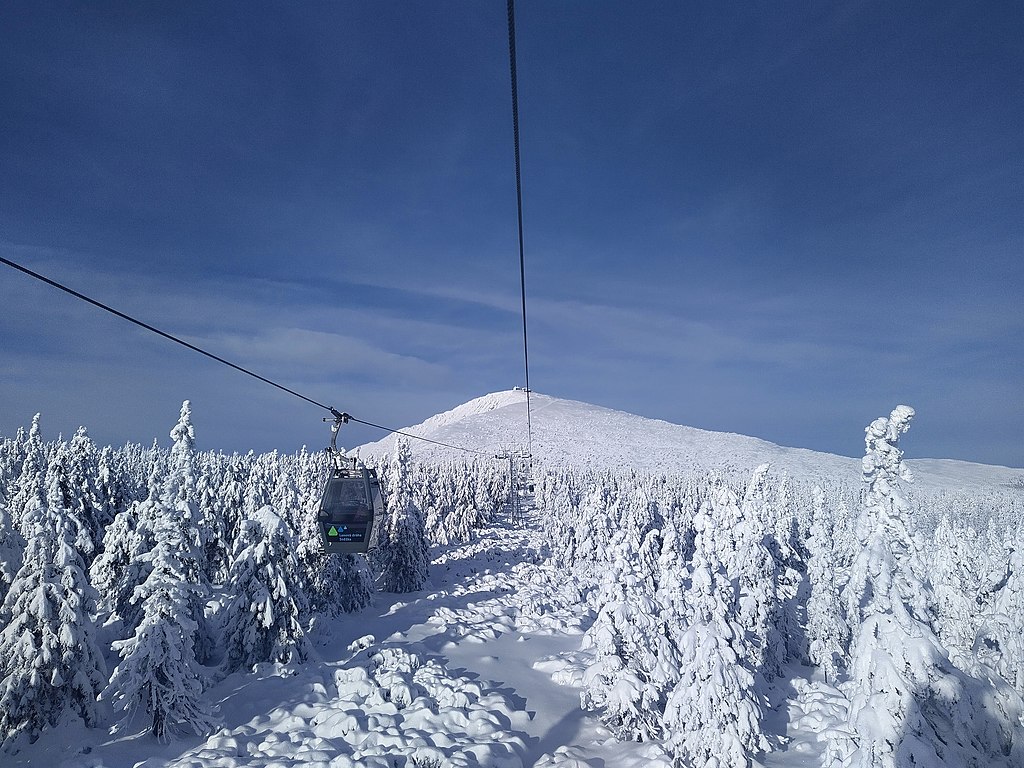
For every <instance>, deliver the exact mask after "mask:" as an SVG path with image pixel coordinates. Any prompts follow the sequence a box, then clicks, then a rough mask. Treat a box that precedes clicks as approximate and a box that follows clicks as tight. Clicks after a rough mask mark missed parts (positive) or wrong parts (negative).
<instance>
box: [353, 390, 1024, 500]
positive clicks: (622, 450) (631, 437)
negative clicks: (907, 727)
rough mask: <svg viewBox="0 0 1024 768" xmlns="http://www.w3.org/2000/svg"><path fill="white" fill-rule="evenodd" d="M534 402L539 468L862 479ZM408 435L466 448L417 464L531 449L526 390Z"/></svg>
mask: <svg viewBox="0 0 1024 768" xmlns="http://www.w3.org/2000/svg"><path fill="white" fill-rule="evenodd" d="M530 405H531V421H532V425H533V456H534V461H535V463H536V464H538V465H541V466H547V467H557V466H576V467H590V468H595V469H605V470H612V471H616V470H621V471H629V470H637V471H640V472H650V473H656V474H666V475H683V474H691V473H693V472H708V471H715V472H718V473H720V474H732V473H739V474H741V475H749V473H750V472H751V471H752V470H753V469H754V468H755V467H757V466H758V465H760V464H766V463H767V464H770V465H771V466H772V468H773V469H774V470H775V471H779V472H785V473H787V474H789V475H790V476H792V477H794V478H801V479H809V480H816V479H818V478H825V477H829V478H846V479H848V480H849V481H850V482H851V483H859V482H860V479H861V476H860V473H861V462H860V459H855V458H850V457H847V456H837V455H835V454H831V453H823V452H820V451H811V450H807V449H804V448H787V447H784V446H780V445H776V444H775V443H770V442H768V441H767V440H761V439H759V438H756V437H748V436H746V435H738V434H734V433H731V432H711V431H708V430H704V429H697V428H695V427H687V426H682V425H679V424H671V423H669V422H667V421H661V420H659V419H649V418H646V417H643V416H637V415H635V414H632V413H625V412H624V411H616V410H613V409H611V408H604V407H601V406H598V405H591V404H589V403H582V402H579V401H576V400H563V399H560V398H557V397H551V396H549V395H542V394H540V393H537V392H531V393H530ZM868 421H870V419H866V420H865V424H867V422H868ZM402 431H403V432H407V433H409V434H411V435H416V436H417V437H423V438H426V439H428V440H433V441H436V442H439V443H446V444H448V445H449V446H457V447H458V448H461V449H468V450H456V449H453V448H449V447H443V446H440V445H435V444H432V443H427V442H423V441H413V445H412V449H413V455H414V457H415V458H417V459H429V460H437V459H466V460H471V459H473V458H474V457H475V456H477V457H485V458H489V457H493V456H494V455H496V454H498V453H503V452H505V451H508V450H519V449H523V450H525V449H526V448H527V428H526V393H525V391H523V390H520V389H513V390H508V391H505V392H493V393H491V394H488V395H484V396H483V397H478V398H476V399H474V400H470V401H469V402H467V403H463V404H462V405H459V406H457V407H455V408H453V409H451V410H450V411H445V412H443V413H439V414H437V415H436V416H431V417H430V418H429V419H427V420H426V421H424V422H423V423H421V424H417V425H414V426H410V427H405V428H404V429H403V430H402ZM395 440H396V436H395V435H393V434H392V435H388V436H387V437H385V438H384V439H382V440H379V441H377V442H374V443H367V444H366V445H363V446H361V447H360V448H358V449H357V450H358V452H359V454H360V455H361V456H364V457H376V456H381V455H384V454H388V453H391V452H392V450H393V449H394V445H395ZM474 452H478V453H474ZM908 464H909V465H910V467H911V469H912V470H913V471H914V474H915V479H916V481H917V483H919V484H921V485H928V486H938V487H949V486H953V485H955V486H957V487H963V486H964V485H972V486H984V487H991V486H1005V485H1014V484H1017V483H1021V482H1024V470H1020V469H1010V468H1007V467H997V466H990V465H985V464H974V463H970V462H964V461H953V460H947V459H918V460H916V461H914V460H911V461H909V462H908Z"/></svg>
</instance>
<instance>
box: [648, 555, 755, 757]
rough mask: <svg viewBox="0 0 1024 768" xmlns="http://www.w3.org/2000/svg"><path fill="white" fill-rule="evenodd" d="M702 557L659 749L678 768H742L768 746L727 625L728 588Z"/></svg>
mask: <svg viewBox="0 0 1024 768" xmlns="http://www.w3.org/2000/svg"><path fill="white" fill-rule="evenodd" d="M702 549H703V548H702ZM705 551H706V552H707V557H704V556H702V554H703V553H699V554H698V556H697V557H696V558H695V563H696V565H695V569H694V572H693V577H692V586H691V588H690V592H689V597H690V601H691V604H692V606H693V621H692V623H691V624H690V626H689V627H688V628H687V629H686V631H685V632H683V634H682V636H681V637H680V639H679V662H680V666H679V669H680V678H679V681H678V682H677V683H676V685H675V687H674V688H673V689H672V691H671V692H670V693H669V696H668V701H667V703H666V706H665V718H664V729H665V734H666V738H665V742H666V746H667V747H668V748H669V750H670V751H671V752H672V753H673V754H674V755H675V757H676V762H677V764H678V765H680V766H690V765H693V766H708V767H710V766H723V768H724V766H729V767H730V768H747V767H748V766H752V765H754V762H753V761H754V759H755V758H756V756H757V754H758V753H760V752H764V751H766V750H767V749H768V747H769V744H768V742H767V741H766V740H765V738H764V736H763V735H762V733H761V712H760V707H759V705H758V703H757V701H756V700H755V699H754V675H753V674H752V673H751V671H750V670H749V669H748V668H747V667H746V666H745V665H744V664H743V662H742V661H741V659H740V658H739V656H738V654H737V653H736V646H737V645H738V644H739V636H740V634H741V633H742V632H743V630H742V628H741V627H739V625H737V624H736V623H735V621H734V620H731V619H730V614H731V611H730V603H731V602H732V601H733V600H734V599H735V598H734V596H733V595H732V594H731V593H732V590H733V587H732V584H731V582H730V580H729V579H728V577H727V576H726V574H725V571H724V568H722V567H721V564H720V563H719V562H718V559H717V556H716V555H715V553H714V550H713V549H712V550H705Z"/></svg>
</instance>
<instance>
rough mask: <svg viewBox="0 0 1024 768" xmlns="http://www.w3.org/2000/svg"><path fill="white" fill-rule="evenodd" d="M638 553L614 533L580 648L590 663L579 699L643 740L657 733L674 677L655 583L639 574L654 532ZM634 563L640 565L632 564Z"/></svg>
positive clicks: (622, 732)
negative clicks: (590, 657) (612, 547)
mask: <svg viewBox="0 0 1024 768" xmlns="http://www.w3.org/2000/svg"><path fill="white" fill-rule="evenodd" d="M649 534H650V535H649V536H648V537H645V540H644V544H646V545H647V546H646V547H643V546H641V552H640V553H639V554H640V558H639V562H638V563H634V562H632V560H633V558H634V557H636V555H637V554H638V553H637V552H636V550H634V549H632V548H630V546H629V543H628V542H629V541H630V538H629V537H628V536H625V535H622V534H621V533H620V536H619V538H618V539H617V542H616V543H617V545H618V546H617V547H616V548H615V551H616V552H618V556H617V557H615V559H614V560H613V561H612V562H610V563H608V564H607V565H606V568H605V579H604V581H603V583H602V585H601V589H600V593H601V597H600V598H599V600H598V602H599V604H600V608H599V610H598V614H597V618H596V619H595V620H594V623H593V624H592V625H591V627H590V628H589V629H588V630H587V632H586V634H585V635H584V637H583V641H582V643H581V648H583V649H584V650H590V651H591V652H592V653H593V655H594V658H593V662H592V663H591V664H590V665H589V666H588V667H587V669H586V671H585V672H584V675H583V686H584V687H583V690H582V691H581V692H580V703H581V706H582V707H583V708H584V709H600V710H601V719H602V720H603V721H604V723H605V724H606V725H608V727H609V728H611V729H612V730H613V731H614V732H615V734H616V735H617V736H618V737H619V738H621V739H631V740H635V741H649V740H651V739H656V738H659V737H660V736H661V713H662V712H663V711H664V708H665V702H664V700H665V697H666V695H667V691H668V689H669V688H671V686H672V684H674V683H675V680H676V679H677V678H678V673H677V671H676V666H675V665H674V664H671V663H668V662H669V660H670V659H671V660H672V661H675V657H674V654H673V653H672V650H674V649H671V648H670V643H669V640H668V637H667V632H666V628H665V627H664V625H663V623H662V622H661V619H660V611H659V607H658V604H657V602H656V601H655V600H654V590H655V586H654V584H653V583H652V580H650V579H649V578H645V576H647V575H648V574H645V573H644V572H643V570H644V569H643V567H642V565H641V564H642V563H643V562H645V561H648V562H650V561H653V562H656V558H655V556H654V555H653V554H648V555H646V556H644V551H643V550H644V549H648V550H652V549H655V548H657V542H658V536H657V532H656V531H651V532H649ZM637 566H640V567H637Z"/></svg>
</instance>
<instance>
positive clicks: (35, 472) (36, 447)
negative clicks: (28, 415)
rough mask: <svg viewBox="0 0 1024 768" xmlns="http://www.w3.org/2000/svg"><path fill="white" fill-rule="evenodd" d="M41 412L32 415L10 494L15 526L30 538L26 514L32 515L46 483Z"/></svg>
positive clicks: (10, 506)
mask: <svg viewBox="0 0 1024 768" xmlns="http://www.w3.org/2000/svg"><path fill="white" fill-rule="evenodd" d="M39 418H40V414H38V413H37V414H36V415H35V416H33V417H32V427H31V428H30V429H29V432H28V437H27V438H25V444H24V448H23V451H22V452H23V453H24V456H25V458H24V459H23V460H22V462H21V469H20V471H19V473H18V479H17V481H16V482H15V490H14V493H12V494H10V501H9V503H8V509H9V510H10V513H11V517H12V519H13V520H14V526H15V528H17V529H18V532H19V533H21V534H22V535H23V536H25V538H28V535H27V534H28V531H27V530H26V516H28V515H30V514H31V513H30V511H29V507H31V506H33V505H35V504H36V503H37V501H38V500H40V499H42V498H43V497H44V496H45V494H46V491H45V484H46V466H47V457H46V447H45V446H44V445H43V437H42V432H41V429H40V426H39Z"/></svg>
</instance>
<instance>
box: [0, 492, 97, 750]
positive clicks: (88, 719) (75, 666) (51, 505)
mask: <svg viewBox="0 0 1024 768" xmlns="http://www.w3.org/2000/svg"><path fill="white" fill-rule="evenodd" d="M26 512H27V515H26V517H25V520H24V525H25V528H26V531H27V532H28V545H27V548H26V550H25V558H24V562H23V563H22V565H21V568H20V569H19V570H18V573H17V575H16V577H15V579H14V582H13V583H12V585H11V588H10V591H9V592H8V593H7V596H6V598H5V600H4V603H3V607H2V608H0V620H2V621H0V624H5V625H6V626H4V629H3V631H2V632H0V740H4V741H6V742H8V743H9V742H11V741H13V740H14V739H16V738H17V737H18V736H20V735H22V734H24V735H26V736H27V738H28V739H29V740H30V741H35V740H36V739H37V738H39V735H40V733H41V732H42V730H43V729H44V728H46V727H47V726H50V727H54V726H56V725H57V722H58V720H59V719H60V718H61V716H62V715H63V714H64V713H65V712H67V711H71V712H73V713H75V714H77V715H78V716H80V717H81V718H82V720H83V721H84V722H85V724H86V725H89V726H92V725H95V724H96V721H97V711H96V695H97V693H98V692H99V691H100V689H101V688H102V686H103V683H104V681H105V679H106V667H105V665H104V662H103V656H102V654H101V653H100V651H99V648H98V647H97V645H96V640H95V628H94V626H93V619H92V616H93V613H94V611H95V606H96V593H95V591H94V590H93V589H92V587H90V586H89V583H88V581H87V580H86V576H85V563H84V561H83V558H82V554H81V552H80V551H79V550H78V549H77V547H76V536H75V528H74V525H73V522H72V520H71V516H70V513H69V510H67V509H66V508H64V507H63V506H62V492H61V489H60V487H59V479H58V477H57V476H56V475H54V476H51V478H50V481H49V483H48V486H47V489H46V499H45V501H43V502H42V503H32V504H29V505H27V507H26Z"/></svg>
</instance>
